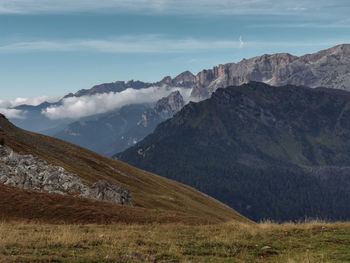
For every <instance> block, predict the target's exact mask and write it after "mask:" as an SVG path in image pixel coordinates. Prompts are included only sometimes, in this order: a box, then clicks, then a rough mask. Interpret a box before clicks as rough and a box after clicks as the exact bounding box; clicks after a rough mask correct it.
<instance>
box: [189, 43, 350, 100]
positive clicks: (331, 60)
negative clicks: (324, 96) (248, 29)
mask: <svg viewBox="0 0 350 263" xmlns="http://www.w3.org/2000/svg"><path fill="white" fill-rule="evenodd" d="M349 68H350V45H349V44H344V45H338V46H335V47H332V48H330V49H326V50H322V51H320V52H317V53H314V54H308V55H304V56H301V57H297V56H293V55H290V54H287V53H279V54H272V55H263V56H258V57H254V58H250V59H243V60H242V61H240V62H239V63H228V64H225V65H219V66H217V67H214V68H213V69H210V70H203V71H201V72H199V73H198V74H197V76H196V85H195V87H194V88H193V90H192V94H191V96H192V98H193V99H194V100H203V99H206V98H209V97H210V95H211V94H212V93H213V92H214V91H215V90H217V89H218V88H226V87H227V86H239V85H241V84H244V83H247V82H249V81H258V82H264V83H266V84H270V85H273V86H283V85H287V84H291V85H298V86H308V87H311V88H315V87H320V86H322V87H326V88H334V89H347V90H349V89H350V88H349V87H350V70H349Z"/></svg>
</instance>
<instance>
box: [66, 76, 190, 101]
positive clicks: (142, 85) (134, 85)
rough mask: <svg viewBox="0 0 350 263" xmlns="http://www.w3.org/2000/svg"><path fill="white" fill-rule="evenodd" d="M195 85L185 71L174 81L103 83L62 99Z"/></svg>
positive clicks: (169, 78)
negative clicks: (128, 90) (129, 90)
mask: <svg viewBox="0 0 350 263" xmlns="http://www.w3.org/2000/svg"><path fill="white" fill-rule="evenodd" d="M195 85H196V77H195V76H194V75H193V74H192V73H191V72H190V71H185V72H183V73H181V74H179V75H178V76H176V77H175V78H174V79H172V78H171V77H169V76H167V77H164V78H163V79H162V80H161V81H158V82H154V83H148V82H142V81H134V80H130V81H128V82H125V81H116V82H112V83H103V84H100V85H96V86H94V87H92V88H91V89H82V90H79V91H77V92H76V93H75V94H73V93H69V94H68V95H66V96H64V98H69V97H81V96H91V95H95V94H101V93H110V92H121V91H124V90H126V89H136V90H138V89H146V88H149V87H152V86H153V87H154V86H155V87H161V86H169V87H181V88H186V89H192V88H193V87H194V86H195Z"/></svg>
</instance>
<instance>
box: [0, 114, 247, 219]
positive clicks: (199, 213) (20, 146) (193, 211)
mask: <svg viewBox="0 0 350 263" xmlns="http://www.w3.org/2000/svg"><path fill="white" fill-rule="evenodd" d="M0 138H4V140H5V144H6V145H8V146H10V147H11V148H13V149H14V150H15V151H17V152H22V153H27V154H33V155H35V156H37V157H39V158H41V159H44V160H46V161H47V162H48V163H50V164H53V165H59V166H62V167H64V168H65V169H66V170H67V171H69V172H71V173H74V174H77V175H78V176H79V177H80V178H81V179H82V180H84V181H86V182H87V183H90V184H91V183H94V182H96V181H97V180H101V179H104V180H108V181H110V182H113V183H116V184H118V185H120V186H122V187H124V188H126V189H128V190H130V191H131V192H132V193H133V200H134V203H135V204H136V206H137V207H142V208H146V209H162V210H164V211H168V212H170V213H174V212H177V213H185V214H187V216H189V217H197V218H200V219H201V221H203V220H205V221H207V222H211V223H217V222H223V221H229V220H238V221H242V222H247V219H246V218H244V217H243V216H241V215H240V214H238V213H237V212H235V211H234V210H232V209H230V208H229V207H227V206H225V205H224V204H222V203H220V202H218V201H216V200H215V199H213V198H210V197H208V196H207V195H204V194H202V193H200V192H198V191H196V190H194V189H193V188H191V187H188V186H185V185H183V184H179V183H177V182H175V181H172V180H169V179H166V178H163V177H160V176H157V175H154V174H151V173H148V172H145V171H142V170H139V169H136V168H134V167H132V166H130V165H127V164H125V163H123V162H120V161H117V160H113V159H110V158H105V157H103V156H101V155H98V154H96V153H94V152H91V151H89V150H86V149H83V148H81V147H78V146H75V145H73V144H70V143H67V142H64V141H62V140H58V139H54V138H51V137H48V136H44V135H39V134H35V133H31V132H27V131H24V130H21V129H19V128H17V127H15V126H14V125H12V124H11V123H10V122H8V121H7V120H6V119H4V118H3V117H1V116H0ZM149 213H152V212H149Z"/></svg>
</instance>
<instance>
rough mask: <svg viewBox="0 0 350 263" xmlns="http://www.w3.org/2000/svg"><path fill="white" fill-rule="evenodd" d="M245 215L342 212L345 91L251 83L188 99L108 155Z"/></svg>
mask: <svg viewBox="0 0 350 263" xmlns="http://www.w3.org/2000/svg"><path fill="white" fill-rule="evenodd" d="M116 157H117V158H119V159H120V160H122V161H125V162H128V163H129V164H132V165H135V166H136V167H139V168H142V169H145V170H148V171H151V172H155V173H157V174H159V175H162V176H165V177H167V178H171V179H174V180H177V181H179V182H182V183H185V184H188V185H191V186H193V187H195V188H196V189H198V190H200V191H203V192H205V193H207V194H209V195H211V196H213V197H215V198H217V199H218V200H220V201H222V202H224V203H226V204H228V205H229V206H231V207H232V208H234V209H236V210H237V211H239V212H240V213H242V214H243V215H245V216H247V217H249V218H251V219H253V220H262V219H266V218H269V219H273V220H278V221H286V220H299V219H304V218H305V217H312V218H323V219H330V220H349V219H350V209H349V208H350V207H349V204H350V93H349V92H346V91H341V90H335V89H326V88H315V89H311V88H306V87H301V86H291V85H289V86H282V87H273V86H269V85H267V84H263V83H257V82H250V83H249V84H245V85H242V86H235V87H228V88H225V89H218V90H217V91H216V92H215V93H213V95H212V97H211V98H210V99H208V100H205V101H202V102H199V103H190V104H188V105H186V106H185V107H184V108H183V109H182V110H181V111H180V112H179V113H177V114H176V115H175V116H174V117H173V118H172V119H170V120H168V121H166V122H163V123H162V124H160V125H159V126H158V127H157V128H156V130H155V131H154V133H152V134H151V135H149V136H147V137H146V138H145V139H144V140H143V141H141V142H140V143H138V144H137V145H135V146H134V147H132V148H130V149H128V150H126V151H125V152H123V153H121V154H118V155H117V156H116Z"/></svg>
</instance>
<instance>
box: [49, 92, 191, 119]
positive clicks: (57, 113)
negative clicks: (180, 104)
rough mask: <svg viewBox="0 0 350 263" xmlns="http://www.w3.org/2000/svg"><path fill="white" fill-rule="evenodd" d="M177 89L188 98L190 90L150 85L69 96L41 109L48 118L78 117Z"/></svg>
mask: <svg viewBox="0 0 350 263" xmlns="http://www.w3.org/2000/svg"><path fill="white" fill-rule="evenodd" d="M175 90H179V91H180V92H181V93H182V95H183V97H184V99H185V100H188V98H189V96H190V90H184V89H178V88H169V87H150V88H147V89H140V90H135V89H127V90H124V91H122V92H117V93H113V92H111V93H103V94H96V95H92V96H82V97H70V98H66V99H64V100H63V101H62V105H60V106H51V107H48V108H46V109H44V110H43V111H42V113H43V114H44V115H45V116H46V117H48V118H50V119H53V120H55V119H63V118H71V119H78V118H81V117H86V116H90V115H94V114H100V113H105V112H108V111H111V110H114V109H118V108H121V107H123V106H125V105H128V104H139V103H152V102H155V101H157V100H159V99H161V98H162V97H165V96H168V95H169V94H170V93H171V92H172V91H175Z"/></svg>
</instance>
